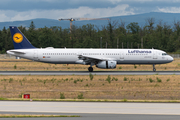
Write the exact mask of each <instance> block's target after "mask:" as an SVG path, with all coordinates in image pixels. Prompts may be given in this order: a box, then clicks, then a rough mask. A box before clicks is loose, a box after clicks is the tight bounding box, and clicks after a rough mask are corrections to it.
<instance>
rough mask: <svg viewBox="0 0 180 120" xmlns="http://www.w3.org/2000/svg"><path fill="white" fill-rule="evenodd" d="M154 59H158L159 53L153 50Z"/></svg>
mask: <svg viewBox="0 0 180 120" xmlns="http://www.w3.org/2000/svg"><path fill="white" fill-rule="evenodd" d="M153 59H157V51H156V50H153Z"/></svg>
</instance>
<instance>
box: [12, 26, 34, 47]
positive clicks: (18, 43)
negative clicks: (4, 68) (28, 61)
mask: <svg viewBox="0 0 180 120" xmlns="http://www.w3.org/2000/svg"><path fill="white" fill-rule="evenodd" d="M9 28H10V31H11V37H12V41H13V44H14V49H31V48H35V47H34V46H33V45H32V44H31V43H30V42H29V40H28V39H27V38H26V37H25V36H24V34H23V33H22V32H21V31H20V30H19V29H18V28H17V27H16V26H9Z"/></svg>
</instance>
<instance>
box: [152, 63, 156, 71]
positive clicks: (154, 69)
mask: <svg viewBox="0 0 180 120" xmlns="http://www.w3.org/2000/svg"><path fill="white" fill-rule="evenodd" d="M153 72H156V68H155V64H153Z"/></svg>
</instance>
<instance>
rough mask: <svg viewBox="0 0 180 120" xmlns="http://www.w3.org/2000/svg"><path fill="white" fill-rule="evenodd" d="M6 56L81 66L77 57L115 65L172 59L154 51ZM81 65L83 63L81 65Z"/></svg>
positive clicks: (31, 52) (13, 52) (27, 52)
mask: <svg viewBox="0 0 180 120" xmlns="http://www.w3.org/2000/svg"><path fill="white" fill-rule="evenodd" d="M7 53H8V54H10V55H14V56H18V57H21V58H26V59H30V60H34V61H39V62H45V63H55V64H81V63H80V62H78V61H79V60H80V59H79V56H80V55H82V56H87V57H90V58H91V57H92V58H99V59H101V58H102V59H108V60H112V61H117V64H164V63H169V62H172V61H173V58H172V57H171V56H169V55H167V54H166V53H165V52H164V51H162V50H156V49H77V48H76V49H70V48H68V49H59V48H56V49H55V48H44V49H38V48H37V49H14V50H9V51H7ZM82 64H83V63H82Z"/></svg>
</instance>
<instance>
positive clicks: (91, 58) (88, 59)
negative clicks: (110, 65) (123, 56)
mask: <svg viewBox="0 0 180 120" xmlns="http://www.w3.org/2000/svg"><path fill="white" fill-rule="evenodd" d="M78 58H79V59H80V60H83V61H84V62H85V63H86V64H90V63H91V62H94V63H97V62H99V61H111V60H115V59H113V58H103V57H94V56H86V55H79V57H78Z"/></svg>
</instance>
